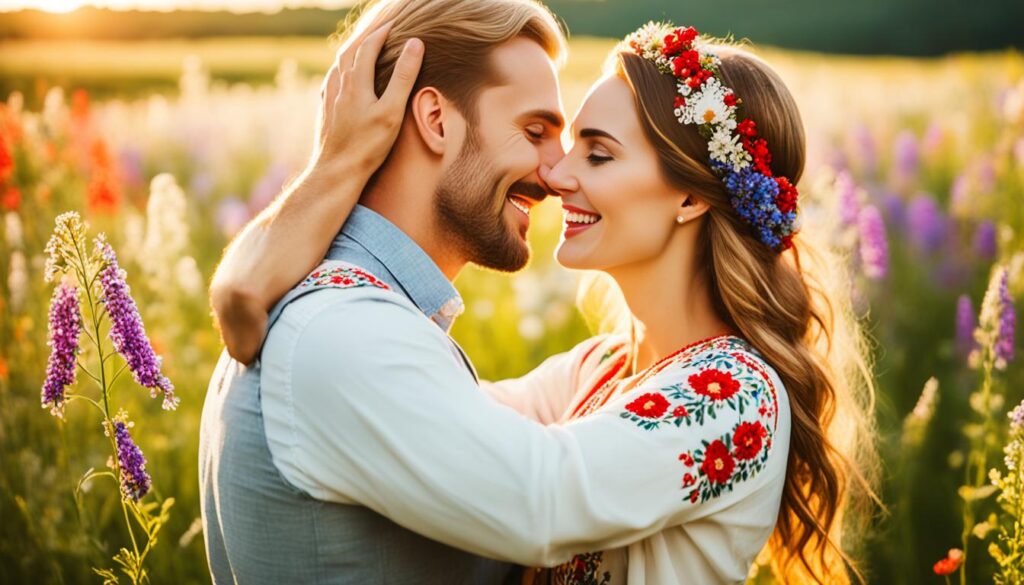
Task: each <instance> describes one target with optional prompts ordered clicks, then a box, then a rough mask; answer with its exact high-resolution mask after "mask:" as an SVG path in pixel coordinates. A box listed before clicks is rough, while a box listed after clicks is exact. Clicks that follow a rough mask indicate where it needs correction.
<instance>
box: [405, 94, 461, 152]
mask: <svg viewBox="0 0 1024 585" xmlns="http://www.w3.org/2000/svg"><path fill="white" fill-rule="evenodd" d="M411 109H412V116H413V120H414V121H415V123H416V131H417V132H418V133H419V136H420V139H421V140H423V144H424V146H426V147H427V148H428V149H429V150H430V151H431V152H433V153H434V154H436V155H438V156H443V155H444V151H445V146H446V145H447V144H448V143H450V141H451V130H450V129H449V128H447V127H446V124H449V123H450V122H451V120H450V118H449V114H450V112H451V111H452V104H451V102H449V101H448V100H446V99H445V97H444V96H443V95H441V92H439V91H438V90H437V89H436V88H433V87H424V88H423V89H421V90H419V91H418V92H416V95H414V96H413V97H412V108H411Z"/></svg>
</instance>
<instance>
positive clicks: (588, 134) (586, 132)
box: [580, 128, 622, 146]
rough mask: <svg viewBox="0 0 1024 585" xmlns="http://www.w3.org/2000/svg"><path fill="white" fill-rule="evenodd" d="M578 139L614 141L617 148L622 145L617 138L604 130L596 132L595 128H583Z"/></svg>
mask: <svg viewBox="0 0 1024 585" xmlns="http://www.w3.org/2000/svg"><path fill="white" fill-rule="evenodd" d="M580 138H607V139H609V140H612V141H614V142H615V143H616V144H618V145H619V146H622V143H621V142H619V140H618V139H617V138H615V137H614V136H612V135H611V134H609V133H607V132H605V131H604V130H598V129H597V128H584V129H582V130H580Z"/></svg>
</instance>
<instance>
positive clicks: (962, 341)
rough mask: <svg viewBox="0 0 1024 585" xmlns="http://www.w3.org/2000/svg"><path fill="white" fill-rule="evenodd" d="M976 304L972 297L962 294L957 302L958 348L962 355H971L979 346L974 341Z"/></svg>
mask: <svg viewBox="0 0 1024 585" xmlns="http://www.w3.org/2000/svg"><path fill="white" fill-rule="evenodd" d="M974 327H975V318H974V306H973V305H972V304H971V297H969V296H967V295H960V298H959V299H958V300H957V303H956V349H957V352H958V353H959V354H960V355H961V356H967V355H970V353H971V351H972V350H973V349H975V348H976V347H977V343H976V342H975V341H974Z"/></svg>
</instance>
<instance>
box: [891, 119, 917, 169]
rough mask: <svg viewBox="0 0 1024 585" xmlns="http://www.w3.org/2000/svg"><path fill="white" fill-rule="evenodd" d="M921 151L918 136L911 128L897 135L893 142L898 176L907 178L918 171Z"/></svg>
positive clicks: (894, 162)
mask: <svg viewBox="0 0 1024 585" xmlns="http://www.w3.org/2000/svg"><path fill="white" fill-rule="evenodd" d="M919 159H920V153H919V152H918V145H917V137H916V136H914V133H913V132H911V131H910V130H904V131H903V132H900V133H899V135H897V136H896V142H895V144H893V167H894V169H895V171H896V175H897V178H899V179H902V180H907V179H909V178H910V177H912V176H913V175H914V173H916V172H917V167H918V162H919Z"/></svg>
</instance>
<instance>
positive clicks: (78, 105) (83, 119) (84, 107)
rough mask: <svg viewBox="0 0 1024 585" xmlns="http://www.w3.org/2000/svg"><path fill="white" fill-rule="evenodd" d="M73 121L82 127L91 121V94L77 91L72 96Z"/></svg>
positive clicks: (82, 90) (80, 90) (81, 90)
mask: <svg viewBox="0 0 1024 585" xmlns="http://www.w3.org/2000/svg"><path fill="white" fill-rule="evenodd" d="M71 119H72V120H73V121H74V122H75V123H76V124H81V125H84V124H86V123H88V121H89V92H87V91H85V90H84V89H76V90H75V91H74V93H72V94H71Z"/></svg>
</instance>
